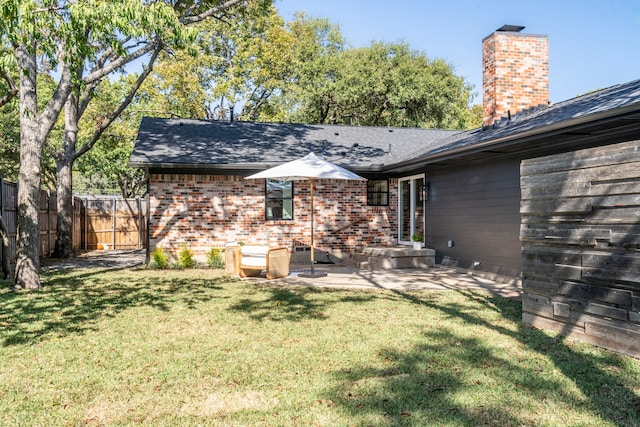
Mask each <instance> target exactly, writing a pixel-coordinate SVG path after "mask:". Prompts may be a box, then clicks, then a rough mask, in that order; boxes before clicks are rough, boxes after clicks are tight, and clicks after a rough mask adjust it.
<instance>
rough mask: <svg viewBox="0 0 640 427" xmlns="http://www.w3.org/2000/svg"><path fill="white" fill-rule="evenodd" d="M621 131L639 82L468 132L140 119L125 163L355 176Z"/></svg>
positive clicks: (639, 92)
mask: <svg viewBox="0 0 640 427" xmlns="http://www.w3.org/2000/svg"><path fill="white" fill-rule="evenodd" d="M614 121H615V123H614ZM624 126H627V127H628V126H633V127H634V129H635V130H636V132H637V129H638V128H639V127H640V79H639V80H634V81H631V82H628V83H624V84H620V85H616V86H612V87H609V88H606V89H603V90H599V91H596V92H593V93H589V94H586V95H583V96H579V97H576V98H572V99H570V100H567V101H563V102H560V103H557V104H555V105H553V106H548V107H547V106H545V107H543V108H538V109H535V110H531V111H526V112H522V113H519V114H517V115H515V116H513V117H512V118H511V119H509V120H506V119H503V120H502V121H500V122H498V123H496V124H495V125H494V126H491V127H489V128H481V129H475V130H471V131H451V130H438V129H417V128H388V127H356V126H335V125H304V124H284V123H253V122H233V123H229V122H222V121H209V120H189V119H157V118H144V119H143V120H142V124H141V125H140V129H139V132H138V138H137V140H136V144H135V148H134V151H133V154H132V156H131V161H130V164H131V165H132V166H134V167H150V168H169V169H171V168H174V169H207V170H221V171H227V173H244V171H251V170H261V169H266V168H268V167H272V166H274V165H276V164H280V163H283V162H287V161H291V160H294V159H297V158H300V157H302V156H304V155H306V154H308V153H310V152H314V153H316V154H318V155H320V156H322V157H323V158H325V159H326V160H329V161H331V162H334V163H337V164H339V165H341V166H344V167H347V168H348V169H351V170H353V171H355V172H360V173H363V172H364V173H366V172H377V171H385V172H399V171H403V170H409V169H410V168H416V167H417V166H418V165H424V164H429V163H435V162H441V161H443V160H444V159H456V158H460V157H464V156H469V155H472V154H474V153H475V154H476V155H477V153H481V152H484V153H487V155H490V154H492V153H493V154H494V155H495V153H498V152H508V151H509V150H512V151H513V150H516V149H518V150H521V149H523V147H524V146H527V147H532V148H535V147H539V146H540V145H536V144H541V142H539V141H541V140H542V139H544V138H547V139H548V137H549V136H550V135H556V139H558V138H559V137H558V135H565V137H566V138H569V137H571V138H574V139H575V136H576V135H578V136H588V135H591V134H592V133H597V132H602V131H607V130H608V129H611V128H612V127H624ZM580 129H581V130H580ZM578 130H580V132H578ZM558 141H559V139H558ZM547 142H548V141H547Z"/></svg>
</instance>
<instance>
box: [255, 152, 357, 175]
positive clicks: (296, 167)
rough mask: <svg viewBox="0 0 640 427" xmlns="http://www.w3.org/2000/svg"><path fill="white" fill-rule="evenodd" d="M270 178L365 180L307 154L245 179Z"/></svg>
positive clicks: (311, 154)
mask: <svg viewBox="0 0 640 427" xmlns="http://www.w3.org/2000/svg"><path fill="white" fill-rule="evenodd" d="M260 178H270V179H279V180H282V181H303V180H308V179H313V178H317V179H342V180H358V181H364V180H365V178H363V177H361V176H360V175H356V174H355V173H353V172H351V171H348V170H346V169H345V168H343V167H340V166H338V165H336V164H334V163H331V162H327V161H326V160H324V159H322V158H320V157H318V156H316V155H315V154H313V153H309V154H307V155H306V156H304V157H302V158H301V159H298V160H293V161H291V162H287V163H283V164H281V165H278V166H274V167H272V168H270V169H267V170H264V171H262V172H258V173H256V174H254V175H251V176H248V177H246V178H245V179H260Z"/></svg>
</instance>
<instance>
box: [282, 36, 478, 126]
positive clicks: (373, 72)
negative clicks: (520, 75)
mask: <svg viewBox="0 0 640 427" xmlns="http://www.w3.org/2000/svg"><path fill="white" fill-rule="evenodd" d="M328 59H329V60H328ZM316 60H317V61H321V63H322V64H323V65H324V68H325V71H324V73H323V77H324V81H323V80H322V79H320V78H317V77H316V78H309V77H308V72H307V70H306V69H305V68H301V70H300V71H302V72H303V74H302V75H301V76H300V77H299V78H298V79H297V82H298V84H297V86H298V87H297V88H296V91H295V92H294V95H295V96H298V97H299V101H298V102H299V104H298V105H299V107H298V108H297V109H296V110H294V111H293V112H292V117H293V118H294V119H295V121H302V122H308V123H330V124H346V125H357V126H399V127H429V128H451V129H465V128H470V127H473V126H474V125H476V124H477V123H473V120H472V119H473V116H472V114H470V113H469V103H470V100H471V87H470V86H469V85H468V84H467V83H466V82H465V81H464V79H463V78H462V77H459V76H456V75H455V74H454V72H453V69H452V67H451V66H450V65H448V64H447V63H446V62H445V61H444V60H441V59H436V60H430V59H429V58H428V57H427V56H426V55H425V54H423V53H421V52H418V51H415V50H411V49H410V48H409V46H408V45H407V44H406V43H384V42H374V43H372V44H371V45H370V46H369V47H365V48H358V49H353V48H352V49H345V50H338V51H336V52H335V53H333V54H332V55H320V56H319V57H317V59H316Z"/></svg>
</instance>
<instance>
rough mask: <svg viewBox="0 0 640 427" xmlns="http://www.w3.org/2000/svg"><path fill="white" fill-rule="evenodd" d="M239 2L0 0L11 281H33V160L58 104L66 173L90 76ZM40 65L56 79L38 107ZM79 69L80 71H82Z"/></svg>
mask: <svg viewBox="0 0 640 427" xmlns="http://www.w3.org/2000/svg"><path fill="white" fill-rule="evenodd" d="M240 3H242V1H241V0H229V1H226V2H223V1H219V2H216V1H202V2H198V1H184V2H183V1H179V0H176V1H175V2H173V3H172V2H167V3H165V2H163V1H145V2H143V1H138V0H108V1H107V0H84V1H73V0H67V1H63V0H5V1H3V3H2V5H1V6H0V18H1V19H0V71H1V72H0V78H2V79H3V80H4V86H5V90H6V93H3V94H0V103H3V104H4V103H7V102H9V101H7V100H10V99H11V98H13V97H15V96H16V94H19V120H20V169H19V177H18V181H19V191H18V237H17V240H18V245H17V252H18V258H17V262H16V278H15V280H16V287H18V288H39V287H40V278H39V275H38V274H39V264H40V262H39V241H38V240H39V218H38V216H39V212H38V210H39V205H40V185H41V175H40V172H41V169H40V164H41V159H42V153H43V148H44V144H45V141H46V138H47V136H48V135H49V133H50V132H51V130H52V128H53V126H54V125H55V123H56V121H57V119H58V117H59V115H60V113H61V111H62V109H63V108H65V105H66V115H69V116H71V118H67V117H65V143H64V145H65V148H64V150H63V152H64V153H65V156H66V157H67V158H66V163H65V164H63V165H62V168H60V169H62V170H61V172H60V173H62V174H69V176H70V171H71V165H72V163H73V160H75V158H77V156H75V158H74V156H73V155H71V154H72V153H75V147H73V146H74V144H75V141H76V139H75V136H74V133H77V126H76V125H77V123H78V121H77V120H74V119H73V116H75V117H76V118H78V119H79V117H78V115H77V113H81V109H82V107H83V102H84V101H85V100H86V99H90V93H91V90H93V89H94V88H95V87H96V85H97V84H98V82H99V81H100V80H101V79H103V78H104V77H106V76H107V75H109V74H110V73H112V72H114V71H116V70H119V69H121V68H122V67H123V66H124V65H125V64H128V63H130V62H132V61H134V60H136V59H139V58H143V57H145V55H151V58H152V59H153V60H155V58H156V57H157V54H158V53H159V51H160V50H162V49H163V48H164V47H165V46H171V45H174V46H176V47H177V48H180V47H182V46H183V45H184V42H185V41H186V40H188V39H189V31H187V30H186V27H187V26H188V25H190V24H193V23H196V22H199V21H201V20H204V19H206V18H207V17H210V16H213V15H215V14H216V13H221V12H223V11H225V10H227V9H229V8H231V7H233V6H236V5H239V4H240ZM11 67H16V68H17V70H18V76H19V77H18V78H19V83H18V84H16V83H15V82H14V80H13V79H12V78H11V76H10V73H9V71H10V70H11ZM43 70H50V71H51V72H52V75H56V76H57V86H56V89H55V91H54V93H53V95H52V96H51V97H50V98H49V99H48V101H47V102H46V105H45V106H44V107H43V108H39V105H38V101H39V98H38V92H37V79H38V75H39V73H40V72H42V71H43ZM85 70H87V71H88V72H87V73H86V74H85V72H84V71H85ZM16 88H17V89H18V91H16V90H15V89H16ZM70 95H73V96H71V97H70ZM68 99H71V101H70V102H68ZM119 112H121V110H120V109H118V110H116V111H114V112H112V114H111V115H109V116H108V117H106V118H105V119H106V120H105V121H104V122H103V123H99V124H97V132H101V131H102V132H103V131H104V129H106V127H108V126H109V124H110V123H111V122H112V121H113V120H114V119H115V116H114V115H113V114H114V113H115V114H116V115H117V114H118V113H119ZM66 115H65V116H66ZM74 122H75V123H74ZM74 126H75V127H74ZM67 147H68V148H67ZM87 149H90V147H89V148H87ZM80 150H81V151H82V150H83V148H81V149H80ZM59 176H60V174H59ZM68 184H69V185H70V180H69V182H68Z"/></svg>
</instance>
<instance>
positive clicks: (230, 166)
mask: <svg viewBox="0 0 640 427" xmlns="http://www.w3.org/2000/svg"><path fill="white" fill-rule="evenodd" d="M282 163H283V162H273V163H226V164H211V163H191V164H189V163H151V162H129V166H130V167H132V168H138V169H145V170H146V172H147V174H148V173H149V169H151V168H152V169H187V170H202V171H212V172H213V171H220V172H227V173H228V172H238V173H237V175H250V174H251V173H252V172H255V171H262V170H265V169H269V168H272V167H274V166H278V165H280V164H282ZM384 166H385V165H384V164H383V163H375V164H372V165H370V166H360V167H358V166H356V167H353V166H350V165H346V166H343V167H344V168H346V169H349V170H350V171H352V172H354V173H356V172H360V173H377V172H382V171H383V169H384Z"/></svg>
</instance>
